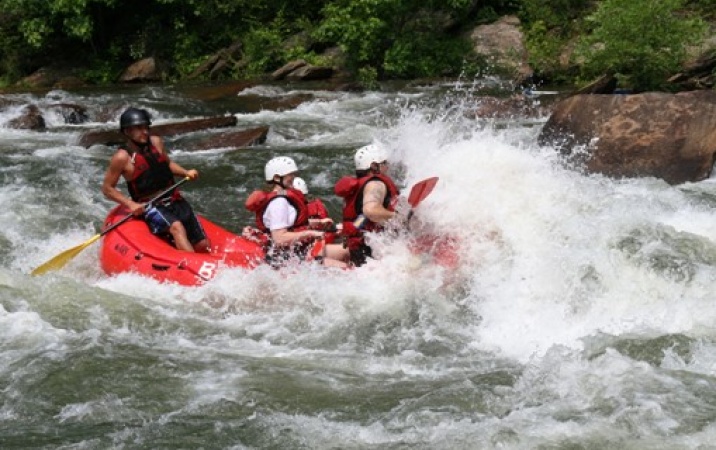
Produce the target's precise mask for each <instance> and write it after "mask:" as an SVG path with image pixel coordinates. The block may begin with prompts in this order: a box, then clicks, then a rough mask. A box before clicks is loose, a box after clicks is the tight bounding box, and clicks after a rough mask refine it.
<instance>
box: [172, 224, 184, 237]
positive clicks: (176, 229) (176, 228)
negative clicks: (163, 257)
mask: <svg viewBox="0 0 716 450" xmlns="http://www.w3.org/2000/svg"><path fill="white" fill-rule="evenodd" d="M169 233H171V235H172V236H176V235H177V234H179V235H185V234H186V229H185V228H184V225H183V224H182V223H181V222H179V221H178V220H177V221H175V222H172V224H171V225H169Z"/></svg>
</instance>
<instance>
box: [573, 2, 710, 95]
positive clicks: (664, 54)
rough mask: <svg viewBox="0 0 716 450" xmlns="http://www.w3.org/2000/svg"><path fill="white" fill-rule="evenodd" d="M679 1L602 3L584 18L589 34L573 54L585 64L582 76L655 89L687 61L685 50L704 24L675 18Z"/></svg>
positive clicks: (638, 87) (681, 16)
mask: <svg viewBox="0 0 716 450" xmlns="http://www.w3.org/2000/svg"><path fill="white" fill-rule="evenodd" d="M683 5H684V2H683V0H660V1H658V2H655V1H653V0H604V1H603V2H601V3H600V4H599V6H598V8H597V10H596V11H595V12H594V13H593V14H592V15H590V16H589V17H587V23H588V24H589V25H590V27H591V33H589V34H587V35H585V36H583V37H582V38H581V39H580V41H579V45H578V47H577V49H576V52H575V56H576V57H577V58H581V59H582V60H583V61H584V64H583V65H582V76H583V77H584V79H586V80H589V79H593V78H595V77H598V76H600V75H602V74H604V73H607V72H611V73H615V74H618V75H619V76H620V77H621V78H622V79H625V80H628V81H629V82H630V84H631V85H632V87H633V88H634V89H635V90H638V91H643V90H650V89H658V88H660V87H661V86H663V84H664V83H665V81H666V78H667V77H668V76H669V75H671V74H673V73H675V72H676V71H677V70H678V69H679V66H680V64H682V62H683V61H684V59H685V57H686V50H685V48H686V46H687V45H692V44H695V43H696V42H697V41H698V39H700V38H701V37H702V36H703V33H704V31H705V29H706V28H705V24H704V22H703V21H702V20H701V19H699V18H695V17H690V16H688V15H686V14H679V12H680V8H682V7H683Z"/></svg>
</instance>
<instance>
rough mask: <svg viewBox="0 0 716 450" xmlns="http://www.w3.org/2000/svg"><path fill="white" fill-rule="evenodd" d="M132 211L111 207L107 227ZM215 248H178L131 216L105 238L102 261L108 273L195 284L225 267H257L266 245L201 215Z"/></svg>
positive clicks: (262, 258) (101, 250) (208, 278)
mask: <svg viewBox="0 0 716 450" xmlns="http://www.w3.org/2000/svg"><path fill="white" fill-rule="evenodd" d="M128 213H129V211H128V210H127V209H126V208H124V207H121V206H118V207H116V208H114V209H113V210H112V211H110V213H109V215H108V216H107V219H106V220H105V222H104V227H105V229H106V228H107V227H109V226H111V225H112V224H114V223H117V222H119V221H120V220H122V219H123V218H124V217H125V216H126V215H127V214H128ZM199 220H200V222H201V225H202V227H204V231H205V232H206V234H207V236H208V237H209V240H210V241H211V246H212V249H213V252H212V253H210V254H207V253H191V252H184V251H181V250H177V249H176V248H174V247H173V246H172V245H171V244H169V243H168V242H166V241H165V240H163V239H161V238H158V237H156V236H154V235H153V234H151V233H150V232H149V227H147V224H146V223H145V222H144V221H143V220H140V219H132V220H128V221H127V222H125V223H123V224H122V225H120V226H118V227H117V228H116V229H115V230H113V231H111V232H109V233H107V234H106V235H105V236H104V237H103V238H102V246H101V249H100V257H99V259H100V264H101V266H102V269H103V270H104V271H105V272H106V273H107V274H108V275H115V274H120V273H125V272H135V273H138V274H140V275H144V276H148V277H151V278H154V279H156V280H158V281H162V282H164V281H167V282H173V283H179V284H182V285H185V286H196V285H200V284H202V283H205V282H206V281H208V280H210V279H212V278H213V277H214V276H215V275H216V273H217V270H219V269H220V268H222V267H244V268H249V269H250V268H254V267H256V266H258V265H260V264H262V263H263V262H264V250H263V248H262V247H261V246H260V245H259V244H257V243H255V242H253V241H250V240H248V239H245V238H243V237H241V236H238V235H236V234H234V233H232V232H230V231H228V230H226V229H224V228H222V227H220V226H219V225H216V224H215V223H213V222H211V221H209V220H207V219H206V218H204V217H201V216H199Z"/></svg>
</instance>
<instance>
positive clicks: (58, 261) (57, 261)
mask: <svg viewBox="0 0 716 450" xmlns="http://www.w3.org/2000/svg"><path fill="white" fill-rule="evenodd" d="M189 179H190V178H189V177H184V178H182V179H181V180H179V181H177V182H176V183H174V185H173V186H171V187H169V188H166V189H165V190H163V191H162V192H160V193H159V194H157V195H156V196H155V197H154V198H153V199H151V200H149V201H148V202H147V206H149V205H151V204H152V203H154V202H156V201H157V200H159V199H160V198H162V197H164V196H165V195H166V194H168V193H169V192H171V191H173V190H174V189H176V188H178V187H179V186H181V185H182V184H184V183H186V182H187V181H189ZM132 217H134V215H133V214H131V213H130V214H127V215H126V216H124V218H123V219H122V220H120V221H119V222H117V223H115V224H112V225H111V226H110V227H109V228H107V229H106V230H104V231H102V232H101V233H99V234H95V235H94V236H92V237H91V238H90V239H88V240H87V241H85V242H83V243H82V244H80V245H78V246H76V247H72V248H71V249H69V250H65V251H64V252H62V253H60V254H59V255H57V256H55V257H54V258H52V259H51V260H49V261H47V262H46V263H45V264H43V265H41V266H38V267H37V268H36V269H35V270H33V271H32V272H31V274H32V275H43V274H45V273H47V272H49V271H52V270H59V269H61V268H63V267H64V266H65V264H67V263H68V262H70V261H71V260H72V258H74V257H75V256H77V255H79V254H80V252H81V251H82V250H84V249H85V248H87V247H89V246H90V245H92V244H93V243H94V242H95V241H97V240H99V238H101V237H102V236H104V235H105V234H107V233H109V232H110V231H112V230H114V229H115V228H117V227H118V226H120V225H122V224H123V223H124V222H126V221H128V220H129V219H131V218H132Z"/></svg>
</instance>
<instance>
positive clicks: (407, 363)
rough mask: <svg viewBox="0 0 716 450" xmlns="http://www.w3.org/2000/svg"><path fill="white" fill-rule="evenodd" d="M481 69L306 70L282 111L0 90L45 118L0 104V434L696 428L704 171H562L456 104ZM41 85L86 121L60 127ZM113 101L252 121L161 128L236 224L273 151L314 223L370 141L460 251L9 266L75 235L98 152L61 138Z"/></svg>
mask: <svg viewBox="0 0 716 450" xmlns="http://www.w3.org/2000/svg"><path fill="white" fill-rule="evenodd" d="M479 87H480V85H479V84H472V83H470V84H469V85H464V84H459V83H446V84H444V85H431V86H425V87H403V88H400V89H386V90H384V91H381V92H364V93H345V92H332V91H321V90H311V91H310V92H302V93H303V94H311V95H312V96H313V98H312V100H309V101H307V102H305V103H303V104H301V105H300V106H298V107H297V108H295V109H292V110H286V111H283V112H277V111H258V108H255V104H256V98H263V99H266V98H269V99H280V98H282V97H286V96H290V95H294V94H296V92H295V91H296V86H293V87H290V86H259V87H254V88H251V89H249V90H248V91H244V92H241V93H240V94H238V95H237V96H235V97H232V98H228V99H226V98H224V99H221V100H214V101H206V100H205V101H202V100H197V99H196V97H193V96H192V95H191V91H190V90H186V89H180V88H175V87H172V86H164V87H131V88H126V89H121V90H103V91H82V92H80V91H78V92H65V91H52V92H49V93H42V94H14V95H8V96H6V97H9V98H11V99H13V100H18V101H19V102H20V103H21V104H22V103H34V104H37V105H38V106H39V108H40V110H41V111H43V113H44V114H45V119H46V121H47V125H48V130H47V131H46V132H33V131H24V130H13V129H10V128H8V127H7V126H4V125H2V124H6V123H7V122H8V121H9V120H10V119H12V118H13V117H15V116H17V113H18V110H19V108H20V106H18V107H17V108H14V107H11V108H6V109H5V110H3V112H2V113H0V204H1V205H2V207H1V208H0V448H3V449H20V448H22V449H27V448H43V449H55V448H61V449H107V448H116V449H160V448H161V449H163V448H187V449H189V448H191V449H194V448H205V449H214V448H216V449H259V448H261V449H263V448H267V449H325V448H330V449H378V448H380V449H408V448H410V449H414V448H415V449H476V448H479V449H482V448H484V449H491V448H500V449H533V448H540V449H602V448H614V449H617V448H618V449H655V448H656V449H658V448H663V449H682V448H683V449H695V448H699V449H704V448H715V447H713V445H714V444H713V443H714V442H716V302H714V297H715V296H714V294H713V289H714V280H715V279H716V245H714V242H715V241H716V215H715V214H714V211H713V210H714V206H716V183H714V182H713V181H712V180H706V181H704V182H701V183H694V184H684V185H680V186H669V185H668V184H666V183H664V182H662V181H660V180H657V179H651V178H645V179H634V180H613V179H608V178H604V177H602V176H595V175H591V176H590V175H584V174H583V173H581V172H580V171H578V170H574V168H571V167H568V166H567V165H565V164H564V163H563V162H562V161H561V160H560V158H559V156H558V155H557V152H555V151H554V149H552V148H548V147H547V148H541V147H539V146H537V144H536V140H537V136H538V134H539V130H540V126H541V125H542V124H543V123H544V122H545V121H546V119H547V117H540V118H537V119H534V118H527V117H519V116H517V117H513V118H511V119H509V120H475V119H468V118H466V114H465V112H466V111H468V110H470V108H473V107H474V106H475V103H476V102H478V101H479V91H480V89H479ZM537 100H538V101H539V98H538V99H537ZM58 102H65V103H75V104H81V105H84V106H87V107H88V111H89V115H90V119H91V120H90V122H89V123H85V124H81V125H67V124H65V123H64V120H63V119H62V117H61V116H60V115H59V114H57V112H56V111H54V110H52V109H51V108H50V107H49V105H51V104H53V103H58ZM130 104H131V105H135V106H141V107H146V108H148V109H149V110H150V111H151V113H152V114H153V116H154V118H155V122H156V123H162V122H166V121H171V120H176V119H189V118H198V117H206V116H211V115H216V114H224V113H231V114H235V115H236V116H237V118H238V122H239V124H238V127H242V128H250V127H254V126H260V125H268V126H270V132H269V135H268V139H267V141H266V143H265V144H263V145H260V146H257V147H252V148H249V149H242V150H230V149H209V150H203V151H198V152H197V151H192V150H191V142H192V139H194V138H198V137H201V136H206V134H207V133H213V132H217V131H205V132H201V133H196V134H195V136H188V137H187V136H183V137H177V138H168V139H167V142H168V147H169V148H170V149H171V150H172V157H173V158H174V159H175V160H176V161H177V162H179V163H180V164H182V165H183V166H184V167H187V168H192V167H194V168H197V169H198V170H199V171H200V174H201V178H200V180H198V181H196V182H194V183H188V184H186V185H185V186H184V188H183V192H184V194H185V196H186V197H187V198H188V199H189V201H190V202H191V203H192V204H193V205H194V208H195V209H196V210H197V211H198V212H200V213H202V214H204V215H206V216H207V217H209V218H211V219H212V220H214V221H216V222H218V223H220V224H221V225H223V226H225V227H226V228H229V229H231V230H234V231H238V230H240V229H241V227H242V226H243V225H245V224H248V223H250V221H251V218H250V216H249V214H248V212H247V211H245V210H244V209H243V201H244V200H245V199H246V196H247V195H248V193H250V192H251V191H252V190H253V189H255V188H258V187H261V186H262V178H261V174H262V167H263V164H264V162H265V161H266V160H268V159H269V158H270V157H272V156H275V155H289V156H292V157H294V158H295V159H296V161H297V162H298V165H299V167H300V168H301V169H302V176H303V177H304V178H305V179H306V180H307V182H308V184H309V187H310V189H311V193H312V194H317V195H319V196H321V197H322V198H323V199H324V201H326V202H327V203H328V206H329V209H330V211H331V212H332V214H333V216H334V217H337V216H338V214H339V210H340V201H339V199H338V198H337V197H336V196H335V195H333V192H332V186H333V183H334V182H335V181H336V180H337V179H338V178H339V177H340V176H342V175H344V174H350V173H351V169H352V155H353V152H354V150H355V148H357V147H358V146H360V145H363V144H365V143H368V142H371V141H379V142H382V143H384V144H385V145H387V146H388V147H389V148H390V149H391V151H392V152H393V162H394V164H393V165H392V167H393V169H394V170H396V173H397V176H398V178H399V179H400V181H401V183H402V184H403V185H404V186H410V185H412V184H413V183H415V182H416V181H420V180H422V179H424V178H427V177H430V176H438V177H440V181H439V183H438V185H437V187H436V189H435V191H434V192H433V193H432V194H431V195H430V196H429V197H428V198H426V199H425V201H424V202H423V204H421V205H420V206H419V208H418V209H417V211H416V215H417V216H418V218H419V219H420V221H421V222H422V223H423V224H424V225H425V226H429V227H432V229H434V230H438V231H439V232H441V233H447V234H450V235H451V236H453V237H455V238H456V239H457V240H458V241H459V242H460V263H459V265H458V266H457V267H456V268H450V269H446V268H445V267H443V266H441V265H439V264H435V263H434V262H432V261H431V260H430V259H429V258H428V259H426V258H422V257H418V256H416V255H413V254H411V253H410V252H409V251H407V244H406V240H407V238H405V237H398V238H397V239H385V240H382V241H378V242H376V244H375V245H376V248H377V249H378V253H379V254H380V255H381V259H380V260H377V261H371V262H370V263H369V264H368V265H367V266H364V267H362V268H360V269H358V270H355V271H351V272H343V271H336V270H322V269H320V268H316V267H308V266H307V267H300V268H297V269H294V270H293V271H291V272H290V273H286V272H277V271H273V270H271V269H268V268H258V269H256V270H254V271H246V270H243V269H232V270H226V271H224V272H222V273H220V274H219V275H218V276H217V278H215V279H213V280H212V281H210V282H208V283H206V284H205V285H203V286H200V287H192V288H188V287H180V286H176V285H170V284H169V285H167V284H159V283H157V282H154V281H152V280H150V279H147V278H143V277H141V276H138V275H132V274H125V275H121V276H117V277H108V276H106V275H105V274H104V273H103V272H102V271H101V270H100V268H99V264H98V249H99V244H98V243H96V244H94V245H93V246H91V247H89V248H88V249H86V250H85V251H84V252H82V253H81V254H80V255H79V256H77V257H76V258H75V259H73V260H72V262H71V263H70V264H68V265H67V266H66V267H65V268H64V269H62V270H61V271H59V272H56V273H51V274H48V275H45V276H41V277H32V276H30V275H29V272H30V271H31V270H32V269H33V268H34V267H36V266H38V265H39V264H41V263H43V262H45V261H47V260H48V259H50V258H52V257H53V256H55V255H57V254H58V253H59V252H61V251H63V250H66V249H68V248H70V247H73V246H75V245H78V244H80V243H82V242H84V241H86V240H87V239H89V238H90V237H92V236H93V235H94V234H96V233H97V232H98V231H99V227H100V225H101V223H102V221H103V219H104V216H105V215H106V213H107V212H108V210H109V209H110V208H111V207H112V204H111V202H109V201H107V200H106V199H104V198H103V196H102V195H101V193H100V189H99V188H100V184H101V182H102V177H103V174H104V171H105V169H106V165H107V162H108V160H109V158H110V156H111V154H112V151H113V149H112V148H108V147H105V146H94V147H91V148H89V149H85V148H83V147H80V146H78V145H76V142H77V138H78V137H79V136H80V134H81V133H82V132H83V131H87V130H90V129H96V128H97V127H107V126H109V127H113V126H115V125H114V124H116V121H117V118H118V115H119V113H120V112H121V109H122V108H123V107H126V106H128V105H130ZM251 105H253V106H251ZM112 107H114V109H112ZM107 110H109V111H115V112H114V113H110V114H109V115H108V118H106V119H103V120H98V119H97V117H100V116H102V114H100V112H102V111H107ZM53 111H54V112H53ZM105 115H106V114H105ZM123 187H124V186H123V184H122V188H123Z"/></svg>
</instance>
